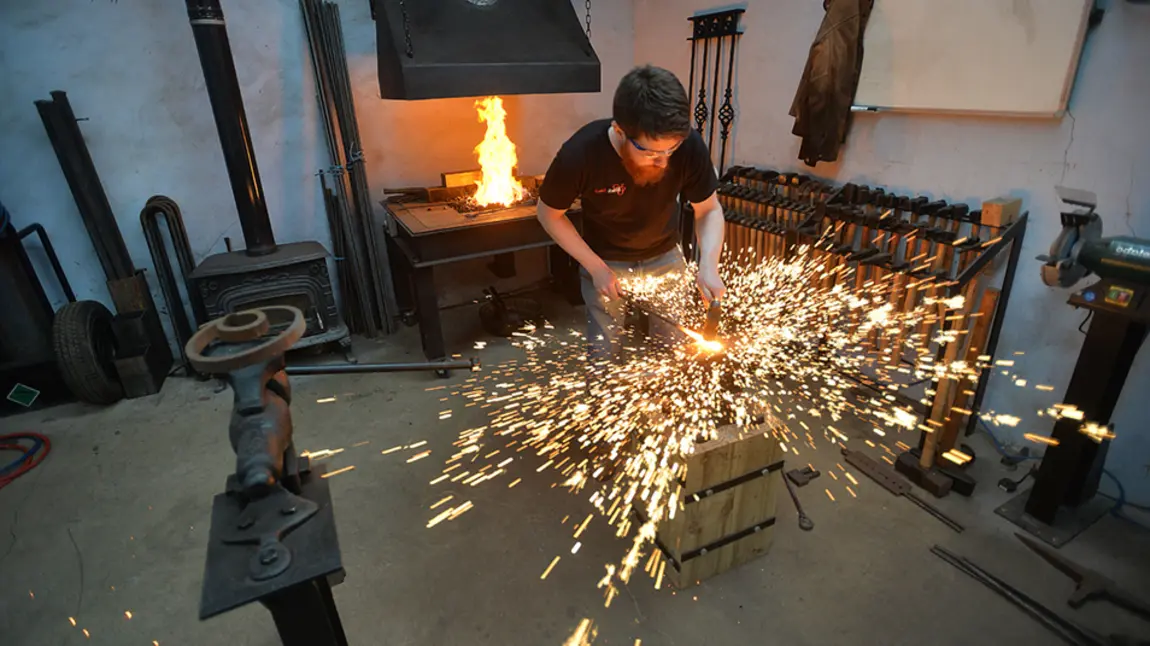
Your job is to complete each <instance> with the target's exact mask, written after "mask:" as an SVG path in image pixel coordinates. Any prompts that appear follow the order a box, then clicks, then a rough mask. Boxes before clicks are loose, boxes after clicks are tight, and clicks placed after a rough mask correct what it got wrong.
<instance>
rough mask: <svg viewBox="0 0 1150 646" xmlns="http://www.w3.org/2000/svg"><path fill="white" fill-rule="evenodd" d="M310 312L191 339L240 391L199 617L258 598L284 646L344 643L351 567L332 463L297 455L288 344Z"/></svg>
mask: <svg viewBox="0 0 1150 646" xmlns="http://www.w3.org/2000/svg"><path fill="white" fill-rule="evenodd" d="M285 313H286V314H287V316H289V317H292V322H291V323H290V324H289V325H287V326H286V329H283V328H280V329H281V330H282V331H280V332H278V333H274V334H273V335H269V334H268V332H269V330H270V324H269V318H275V317H276V316H277V315H279V316H281V317H282V315H283V314H285ZM269 315H271V316H269ZM303 320H304V319H303V315H302V313H301V312H299V310H297V309H295V308H292V307H284V306H273V307H266V308H262V309H259V310H249V311H246V312H239V313H236V314H230V315H228V316H226V317H223V318H220V319H216V320H215V321H212V322H211V323H208V324H207V325H205V326H204V327H203V328H201V330H200V331H199V332H197V333H196V335H195V336H193V337H192V339H191V340H189V342H188V344H187V348H186V352H187V356H188V360H189V362H190V363H191V364H192V365H193V367H194V368H195V369H196V370H197V371H200V372H202V373H204V374H215V375H221V374H222V375H224V379H225V381H226V382H227V383H228V385H229V386H231V388H232V390H233V392H234V395H235V398H234V407H233V411H232V418H231V423H230V426H229V438H230V440H231V444H232V449H233V450H234V451H235V453H236V472H235V473H234V474H232V475H229V476H228V478H227V484H226V488H225V492H224V493H221V494H218V495H216V496H215V498H214V499H213V501H212V519H211V528H210V529H209V532H208V553H207V560H206V563H205V567H204V583H203V588H202V591H201V598H200V619H201V620H203V619H208V618H209V617H214V616H216V615H219V614H221V613H224V612H227V611H229V610H233V609H235V608H238V607H240V606H244V605H247V604H249V603H252V602H253V601H258V602H260V603H261V604H263V605H264V607H266V608H267V609H268V610H269V611H270V612H271V614H272V619H273V620H274V621H275V625H276V630H277V632H278V633H279V636H280V640H281V641H282V642H283V644H284V645H285V646H346V645H347V643H348V642H347V636H346V635H345V634H344V630H343V625H342V623H341V621H340V618H339V612H338V610H337V609H336V606H335V599H334V598H333V596H332V591H331V588H332V586H333V585H338V584H339V583H341V582H343V579H344V576H345V572H344V570H343V563H342V559H341V556H340V550H339V540H338V538H337V536H336V529H335V515H334V510H333V506H332V500H331V492H330V490H329V488H328V485H327V481H326V480H325V479H324V478H323V474H324V472H325V471H326V468H325V467H324V465H319V464H317V465H312V464H311V462H310V461H309V460H308V458H307V457H304V456H299V455H297V453H296V450H295V446H294V443H293V442H292V420H291V411H290V404H291V386H290V384H289V382H288V372H289V371H288V369H287V368H286V365H285V361H284V353H285V352H286V351H287V349H288V348H290V347H291V345H292V344H293V343H294V342H295V341H296V340H298V339H299V337H301V336H302V335H303V330H304V323H303ZM269 336H270V337H271V338H269ZM476 367H477V363H476V361H474V360H470V361H467V360H463V361H454V362H441V361H440V362H428V363H423V364H415V363H404V364H360V365H355V366H343V365H340V366H308V367H306V368H305V369H304V371H303V372H304V373H305V374H310V375H316V374H333V373H346V372H395V371H410V370H435V371H441V370H448V369H475V368H476Z"/></svg>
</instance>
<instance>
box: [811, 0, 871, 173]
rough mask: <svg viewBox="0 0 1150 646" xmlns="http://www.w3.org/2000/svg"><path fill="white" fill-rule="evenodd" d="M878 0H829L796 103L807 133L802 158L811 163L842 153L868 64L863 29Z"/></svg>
mask: <svg viewBox="0 0 1150 646" xmlns="http://www.w3.org/2000/svg"><path fill="white" fill-rule="evenodd" d="M873 6H874V0H825V2H823V7H824V8H825V9H826V16H824V17H823V23H822V25H820V26H819V33H818V35H816V36H815V42H814V43H812V44H811V50H810V53H809V54H808V56H807V66H806V69H804V70H803V78H802V80H801V81H800V82H799V89H798V92H796V93H795V100H794V102H793V103H792V104H791V116H792V117H794V118H795V126H794V128H793V129H791V133H792V134H794V135H797V136H799V137H802V138H803V143H802V146H801V147H800V149H799V159H801V160H803V161H804V162H806V164H807V165H808V166H814V165H815V164H817V163H818V162H820V161H835V160H836V159H838V151H839V145H841V144H842V143H843V142H844V141H846V135H847V130H848V129H849V128H850V117H851V111H850V109H851V103H853V101H854V96H855V88H856V87H857V86H858V80H859V71H860V70H861V69H862V57H863V33H864V31H865V30H866V23H867V19H868V18H870V12H871V8H872V7H873Z"/></svg>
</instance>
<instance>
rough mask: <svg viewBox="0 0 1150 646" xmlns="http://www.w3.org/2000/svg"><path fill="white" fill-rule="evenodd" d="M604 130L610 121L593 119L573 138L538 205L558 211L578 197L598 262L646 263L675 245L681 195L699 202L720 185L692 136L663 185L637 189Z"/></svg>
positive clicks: (697, 139) (708, 156) (547, 179)
mask: <svg viewBox="0 0 1150 646" xmlns="http://www.w3.org/2000/svg"><path fill="white" fill-rule="evenodd" d="M610 126H611V120H610V119H599V120H597V121H592V122H591V123H589V124H587V125H585V126H583V127H582V128H580V129H579V130H578V131H576V132H575V134H573V135H571V138H570V139H568V140H567V141H566V142H565V143H564V144H563V146H562V147H561V148H560V149H559V152H558V153H556V155H555V159H554V160H553V161H552V162H551V167H550V168H549V169H547V175H546V177H545V178H544V179H543V185H542V186H540V188H539V198H540V199H541V200H543V203H544V204H546V205H547V206H550V207H552V208H555V209H561V210H562V209H566V208H567V207H569V206H570V205H571V203H572V202H573V201H574V200H575V198H577V197H580V198H582V202H583V239H584V240H586V241H587V245H588V246H590V247H591V249H592V250H593V251H595V253H597V254H599V256H600V257H602V258H603V259H604V260H624V261H636V260H648V259H650V258H654V257H655V256H658V255H659V254H662V253H665V252H667V251H670V250H671V249H672V248H674V247H675V245H677V244H678V243H679V238H680V236H679V207H678V197H679V195H680V194H681V195H682V196H683V198H684V199H686V200H687V201H688V202H695V203H698V202H702V201H703V200H705V199H707V198H708V197H710V196H711V194H712V193H714V192H715V189H716V188H717V187H718V184H719V180H718V177H716V176H715V167H714V165H713V164H712V163H711V154H710V152H709V151H708V150H707V145H706V144H705V143H703V138H702V137H701V136H699V133H698V132H697V131H696V130H694V129H692V130H691V134H690V135H689V136H688V137H687V139H686V140H684V141H683V143H682V145H680V146H679V148H678V149H677V150H675V152H674V153H672V154H671V159H670V161H669V163H668V165H667V166H668V167H667V171H666V173H665V174H664V175H663V179H661V180H659V182H657V183H655V184H650V185H647V186H638V185H637V184H635V180H634V179H632V178H631V175H630V173H628V172H627V169H626V168H625V167H624V166H623V161H622V160H621V159H619V153H618V152H617V151H616V150H615V147H614V146H613V145H611V139H610V138H609V137H608V135H607V129H608V128H609V127H610ZM627 145H630V144H627Z"/></svg>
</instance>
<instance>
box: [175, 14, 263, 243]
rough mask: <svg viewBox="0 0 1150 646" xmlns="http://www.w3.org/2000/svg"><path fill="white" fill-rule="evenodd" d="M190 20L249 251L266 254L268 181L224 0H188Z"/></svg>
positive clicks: (233, 195)
mask: <svg viewBox="0 0 1150 646" xmlns="http://www.w3.org/2000/svg"><path fill="white" fill-rule="evenodd" d="M185 2H186V4H187V8H188V20H189V21H190V22H191V24H192V34H193V35H194V36H195V40H196V51H197V52H199V55H200V66H201V67H202V68H203V71H204V83H205V84H206V86H207V89H208V99H209V101H211V105H212V116H213V117H214V118H215V121H216V129H217V130H218V132H219V137H220V147H221V148H222V149H223V153H224V165H225V166H227V170H228V179H229V180H230V182H231V186H232V197H233V198H234V199H235V202H236V211H237V212H238V213H239V218H240V228H241V229H242V230H243V234H244V242H245V244H246V245H247V250H246V253H247V254H248V255H249V256H264V255H267V254H270V253H273V252H274V251H275V250H276V241H275V236H274V235H273V234H272V222H271V218H270V217H269V216H268V207H267V203H266V202H265V200H264V189H263V184H262V183H261V182H260V171H259V167H258V165H257V164H256V153H255V149H254V148H253V146H252V137H251V132H250V130H249V128H248V118H247V114H246V113H245V112H244V98H243V95H242V94H241V93H240V82H239V79H238V78H237V77H236V66H235V61H234V60H233V58H232V48H231V44H230V43H229V41H228V30H227V24H226V22H225V21H224V11H223V9H222V8H221V7H220V1H219V0H185Z"/></svg>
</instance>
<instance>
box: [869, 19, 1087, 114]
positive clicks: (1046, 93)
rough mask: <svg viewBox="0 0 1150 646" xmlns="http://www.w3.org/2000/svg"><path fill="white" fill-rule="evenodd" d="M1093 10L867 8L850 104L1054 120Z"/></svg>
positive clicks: (1064, 98)
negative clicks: (869, 11) (859, 70)
mask: <svg viewBox="0 0 1150 646" xmlns="http://www.w3.org/2000/svg"><path fill="white" fill-rule="evenodd" d="M1092 6H1093V0H875V2H874V8H873V10H872V11H871V15H870V20H869V21H868V22H867V27H866V33H865V35H864V40H863V46H864V51H863V63H862V70H861V72H860V75H859V83H858V88H857V90H856V92H855V99H854V104H855V105H856V106H866V107H872V108H878V109H891V110H910V111H942V112H980V113H994V114H1003V115H1024V116H1048V117H1050V116H1061V114H1062V112H1063V111H1064V110H1065V109H1066V105H1067V101H1068V100H1069V97H1070V88H1071V86H1072V85H1073V82H1074V74H1075V71H1076V69H1077V67H1078V57H1079V54H1080V53H1081V51H1082V42H1083V40H1084V38H1085V35H1086V25H1087V20H1088V18H1089V16H1090V9H1091V7H1092Z"/></svg>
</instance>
